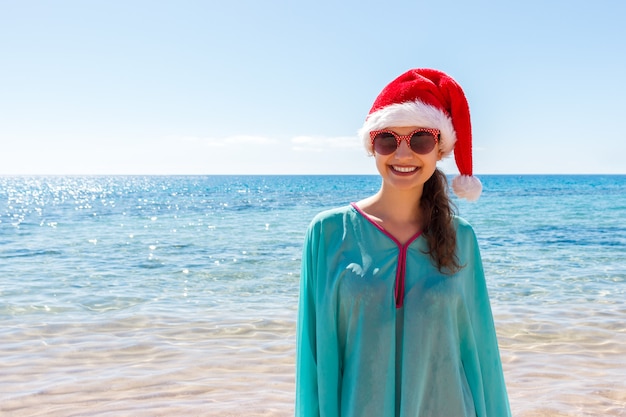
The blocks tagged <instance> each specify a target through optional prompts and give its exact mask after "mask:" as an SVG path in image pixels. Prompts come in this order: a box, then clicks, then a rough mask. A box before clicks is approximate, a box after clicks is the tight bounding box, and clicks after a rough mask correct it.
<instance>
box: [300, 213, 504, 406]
mask: <svg viewBox="0 0 626 417" xmlns="http://www.w3.org/2000/svg"><path fill="white" fill-rule="evenodd" d="M455 225H456V228H457V247H458V251H457V253H458V256H459V259H460V261H461V264H462V265H464V268H463V269H462V270H461V271H459V272H458V273H456V274H454V275H442V274H441V273H440V272H439V271H438V270H437V268H436V267H435V266H434V265H433V263H432V261H431V259H430V257H429V255H427V254H425V253H424V252H425V251H426V249H427V243H426V240H425V238H424V237H423V236H420V235H416V236H415V237H413V239H411V240H410V241H409V242H407V243H406V244H404V245H401V244H400V243H399V242H398V241H397V240H395V239H394V238H393V237H392V236H391V235H389V234H388V233H386V232H385V231H384V230H383V229H382V228H381V227H380V226H378V225H377V224H376V223H374V222H373V221H372V220H371V219H369V217H367V215H365V214H364V213H362V212H360V211H359V210H358V209H357V208H356V206H354V205H352V206H346V207H342V208H338V209H334V210H329V211H326V212H323V213H320V214H319V215H317V216H316V217H315V219H314V220H313V222H312V223H311V225H310V227H309V229H308V231H307V235H306V239H305V244H304V254H303V259H302V276H301V289H300V301H299V313H298V329H297V370H296V375H297V376H296V379H297V384H296V385H297V386H296V416H299V417H312V416H321V417H339V416H341V417H368V416H371V417H465V416H468V417H469V416H478V417H483V416H489V417H506V416H510V410H509V403H508V398H507V393H506V387H505V383H504V377H503V374H502V365H501V362H500V354H499V351H498V342H497V340H496V333H495V329H494V323H493V317H492V313H491V307H490V305H489V297H488V294H487V288H486V284H485V277H484V273H483V267H482V262H481V258H480V252H479V249H478V244H477V241H476V237H475V235H474V231H473V229H472V227H471V226H470V225H469V224H468V223H467V222H465V221H464V220H462V219H460V218H458V217H457V218H455Z"/></svg>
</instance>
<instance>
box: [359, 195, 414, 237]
mask: <svg viewBox="0 0 626 417" xmlns="http://www.w3.org/2000/svg"><path fill="white" fill-rule="evenodd" d="M350 205H351V206H352V207H353V208H354V209H355V210H356V211H357V212H358V213H359V214H360V215H361V216H363V217H364V218H365V220H367V221H368V222H370V223H372V224H373V225H374V226H376V228H377V229H378V230H380V231H381V232H383V233H384V234H385V236H387V237H388V238H389V239H391V240H393V242H394V243H395V244H396V245H397V246H398V247H399V248H401V247H403V246H409V245H410V244H411V243H413V241H415V239H417V238H418V237H420V236H421V235H422V231H421V230H420V231H419V232H417V233H416V234H415V235H414V236H413V237H411V238H410V239H409V240H407V241H406V243H405V244H404V245H403V244H402V243H400V241H399V240H398V239H396V238H395V236H393V235H392V234H391V233H389V232H388V231H387V230H386V229H385V228H384V227H382V226H381V225H380V224H378V223H377V222H376V221H375V220H374V219H372V218H371V217H370V215H369V214H367V213H366V212H364V211H363V210H361V208H360V207H359V206H357V205H356V203H350Z"/></svg>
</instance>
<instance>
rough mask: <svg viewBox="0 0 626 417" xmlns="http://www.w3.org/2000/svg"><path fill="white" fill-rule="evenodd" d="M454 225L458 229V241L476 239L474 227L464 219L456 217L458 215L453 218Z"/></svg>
mask: <svg viewBox="0 0 626 417" xmlns="http://www.w3.org/2000/svg"><path fill="white" fill-rule="evenodd" d="M452 223H453V224H454V227H455V229H456V234H457V239H459V238H468V237H470V238H472V239H476V233H475V232H474V227H472V225H471V224H470V223H469V222H468V221H467V220H465V219H464V218H463V217H460V216H456V215H455V216H453V217H452Z"/></svg>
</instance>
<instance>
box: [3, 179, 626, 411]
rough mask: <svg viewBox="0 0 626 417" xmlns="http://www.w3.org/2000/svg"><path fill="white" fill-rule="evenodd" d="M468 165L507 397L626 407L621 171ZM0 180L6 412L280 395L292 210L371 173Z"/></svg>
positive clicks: (297, 229) (200, 403)
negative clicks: (485, 171) (475, 179)
mask: <svg viewBox="0 0 626 417" xmlns="http://www.w3.org/2000/svg"><path fill="white" fill-rule="evenodd" d="M482 179H483V182H484V185H485V192H484V195H483V197H482V198H481V201H480V202H479V203H477V204H473V205H469V204H465V203H460V202H459V204H458V206H459V212H460V214H461V215H462V216H463V217H464V218H466V219H468V221H470V222H471V223H472V225H473V226H474V228H475V230H476V231H477V234H478V236H479V244H480V246H481V252H482V254H483V262H484V264H485V272H486V275H487V281H488V287H489V292H490V296H491V300H492V309H493V312H494V318H495V323H496V328H497V332H498V339H499V344H500V353H501V356H502V362H503V367H504V372H505V379H506V382H507V388H508V392H509V397H510V402H511V408H512V411H513V415H514V416H515V417H565V416H567V417H587V416H626V382H625V381H624V375H626V297H625V295H626V294H625V293H626V288H625V285H626V265H625V264H624V261H623V254H624V249H625V248H626V227H625V226H624V225H623V220H622V219H624V218H626V203H625V202H624V198H623V196H624V195H626V194H625V193H624V192H625V191H626V178H625V177H623V176H596V177H593V176H592V177H580V176H563V177H553V176H537V177H525V176H522V177H511V176H493V177H489V176H487V177H485V178H482ZM0 181H1V182H2V184H1V185H2V187H0V190H2V191H0V216H1V217H0V297H1V298H0V299H1V300H2V301H1V302H0V314H1V316H2V322H3V326H2V328H1V329H0V337H1V338H2V349H0V362H1V363H2V364H3V365H2V367H1V368H0V415H2V416H19V417H22V416H52V417H57V416H63V417H66V416H67V417H69V416H126V415H128V416H131V415H132V416H180V415H184V416H276V417H282V416H290V415H293V408H294V372H295V333H296V315H297V301H298V287H299V263H300V258H301V254H300V251H301V243H302V238H303V235H304V230H305V229H306V227H307V225H308V222H309V221H310V219H311V218H312V216H313V215H314V214H315V213H317V212H318V211H321V210H322V209H324V208H329V207H333V206H337V205H340V204H343V203H344V202H349V201H354V200H357V199H358V198H359V197H360V196H362V195H367V193H370V192H371V191H372V190H375V189H376V188H377V186H378V180H377V178H375V177H368V176H355V177H342V176H329V177H254V176H253V177H89V178H83V177H71V178H65V177H36V178H31V177H16V178H10V177H5V178H0ZM555 196H556V197H557V198H555ZM522 214H523V215H522Z"/></svg>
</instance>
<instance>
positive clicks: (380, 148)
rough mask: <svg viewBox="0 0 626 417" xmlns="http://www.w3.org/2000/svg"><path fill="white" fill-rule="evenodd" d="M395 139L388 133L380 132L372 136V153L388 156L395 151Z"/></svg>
mask: <svg viewBox="0 0 626 417" xmlns="http://www.w3.org/2000/svg"><path fill="white" fill-rule="evenodd" d="M397 144H398V143H397V142H396V137H395V136H394V135H392V134H391V133H388V132H381V133H379V134H377V135H376V136H374V151H376V153H378V154H381V155H389V154H391V153H394V152H395V151H396V148H397V147H398V146H397Z"/></svg>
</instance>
